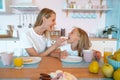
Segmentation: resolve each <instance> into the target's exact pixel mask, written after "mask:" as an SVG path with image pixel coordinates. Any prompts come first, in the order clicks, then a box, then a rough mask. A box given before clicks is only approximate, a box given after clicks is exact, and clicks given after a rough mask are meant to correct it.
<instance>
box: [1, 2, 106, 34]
mask: <svg viewBox="0 0 120 80" xmlns="http://www.w3.org/2000/svg"><path fill="white" fill-rule="evenodd" d="M23 1H24V0H13V1H12V2H13V4H15V3H19V2H23ZM76 1H79V0H76ZM103 1H104V2H103V4H105V0H103ZM24 2H25V1H24ZM53 2H54V3H53ZM87 2H88V0H83V1H79V2H78V3H79V4H80V5H81V4H85V3H87ZM34 3H35V4H36V5H37V6H38V7H39V8H40V9H42V8H44V7H48V8H51V9H53V10H55V12H56V13H57V19H56V23H57V24H56V29H60V28H66V34H67V33H68V32H69V31H70V30H71V29H72V27H73V26H77V27H81V28H83V29H84V30H86V31H87V32H88V33H97V32H99V31H100V30H102V29H103V28H104V27H105V14H104V13H103V14H102V17H100V15H99V13H98V12H97V13H96V15H97V17H96V18H95V19H90V18H86V19H84V18H72V17H71V16H72V13H71V14H69V16H68V17H67V16H66V13H65V12H64V11H63V10H62V9H63V4H64V0H34ZM92 3H93V4H98V5H99V4H100V2H99V1H96V0H92ZM13 12H14V9H13ZM85 14H87V13H85ZM88 14H89V13H88ZM33 23H34V21H33ZM9 24H11V25H14V26H15V27H17V25H18V24H19V15H18V13H17V14H14V15H12V16H11V15H0V27H6V26H7V25H9Z"/></svg>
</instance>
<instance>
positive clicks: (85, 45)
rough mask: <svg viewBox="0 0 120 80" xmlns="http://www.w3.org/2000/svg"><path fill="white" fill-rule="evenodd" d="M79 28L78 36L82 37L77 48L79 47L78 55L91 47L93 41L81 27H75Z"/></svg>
mask: <svg viewBox="0 0 120 80" xmlns="http://www.w3.org/2000/svg"><path fill="white" fill-rule="evenodd" d="M75 29H77V30H78V36H79V37H80V40H79V41H78V45H77V49H78V55H79V56H83V55H82V50H83V49H89V48H90V47H91V42H90V40H89V37H88V35H87V33H86V32H85V31H84V30H82V29H81V28H75Z"/></svg>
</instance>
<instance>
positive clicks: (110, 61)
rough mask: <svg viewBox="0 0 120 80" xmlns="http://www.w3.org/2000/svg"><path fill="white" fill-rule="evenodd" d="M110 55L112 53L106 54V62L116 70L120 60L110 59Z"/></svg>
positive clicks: (119, 66) (119, 65)
mask: <svg viewBox="0 0 120 80" xmlns="http://www.w3.org/2000/svg"><path fill="white" fill-rule="evenodd" d="M112 56H113V55H109V56H107V60H108V63H109V64H111V65H112V66H113V67H114V69H115V70H117V69H118V68H120V62H119V61H116V60H113V59H111V57H112Z"/></svg>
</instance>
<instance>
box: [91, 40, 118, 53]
mask: <svg viewBox="0 0 120 80" xmlns="http://www.w3.org/2000/svg"><path fill="white" fill-rule="evenodd" d="M91 43H92V47H91V49H95V50H98V51H100V52H101V53H102V55H103V52H104V48H106V47H111V48H112V49H113V51H116V47H117V40H109V39H108V40H91Z"/></svg>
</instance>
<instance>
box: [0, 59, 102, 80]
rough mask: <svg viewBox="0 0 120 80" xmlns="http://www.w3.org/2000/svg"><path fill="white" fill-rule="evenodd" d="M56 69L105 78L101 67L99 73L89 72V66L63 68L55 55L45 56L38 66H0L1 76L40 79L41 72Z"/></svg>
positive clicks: (75, 74)
mask: <svg viewBox="0 0 120 80" xmlns="http://www.w3.org/2000/svg"><path fill="white" fill-rule="evenodd" d="M56 70H62V71H65V72H69V73H71V74H73V75H74V76H76V77H77V78H103V77H104V76H103V74H102V72H101V69H100V70H99V73H98V74H93V73H89V71H88V68H62V64H61V61H60V60H59V59H57V58H53V57H43V58H42V60H41V62H40V63H39V66H38V68H22V69H15V68H0V78H28V79H30V80H39V77H40V73H48V74H49V73H50V72H55V71H56Z"/></svg>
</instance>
